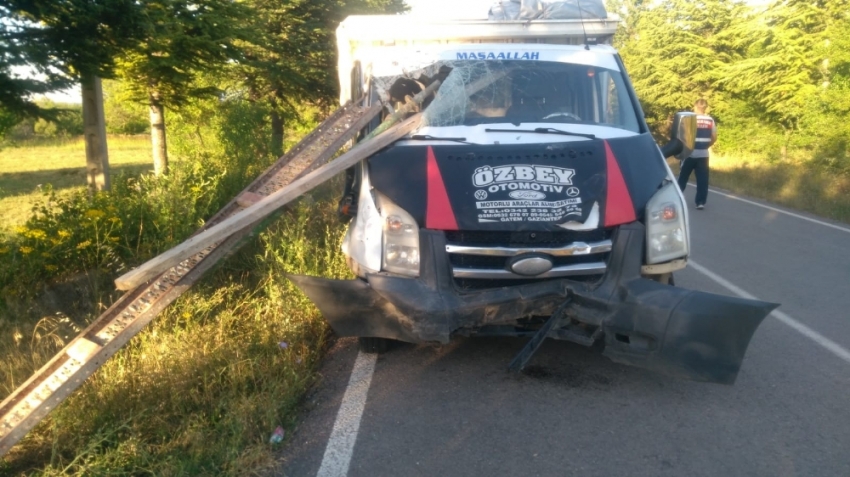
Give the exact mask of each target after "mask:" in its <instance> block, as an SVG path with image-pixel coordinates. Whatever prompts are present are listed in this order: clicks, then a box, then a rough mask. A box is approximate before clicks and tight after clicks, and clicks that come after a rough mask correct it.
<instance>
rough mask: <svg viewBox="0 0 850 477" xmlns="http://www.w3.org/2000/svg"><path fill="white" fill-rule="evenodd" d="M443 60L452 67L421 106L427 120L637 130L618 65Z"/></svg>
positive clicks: (432, 123)
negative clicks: (429, 100) (614, 67)
mask: <svg viewBox="0 0 850 477" xmlns="http://www.w3.org/2000/svg"><path fill="white" fill-rule="evenodd" d="M447 66H448V67H450V68H452V69H451V72H450V73H449V74H448V76H447V77H446V79H445V80H444V81H443V84H442V86H441V87H440V90H439V93H438V94H437V95H436V98H435V99H434V100H433V102H432V103H431V104H430V106H429V107H428V108H427V109H426V110H425V113H424V124H425V125H428V126H461V125H467V126H470V125H477V124H492V123H514V124H520V123H529V122H536V123H540V122H546V123H571V124H588V125H603V126H612V127H617V128H622V129H626V130H629V131H633V132H638V121H637V118H636V114H635V110H634V108H633V107H632V103H631V100H630V98H629V96H628V92H627V90H626V87H625V84H624V81H623V77H622V75H621V74H620V72H619V71H614V70H609V69H605V68H599V67H593V66H586V65H575V64H565V63H555V62H535V63H529V62H527V61H463V62H449V63H448V64H447ZM444 71H445V69H444Z"/></svg>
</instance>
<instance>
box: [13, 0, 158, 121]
mask: <svg viewBox="0 0 850 477" xmlns="http://www.w3.org/2000/svg"><path fill="white" fill-rule="evenodd" d="M0 17H2V18H3V21H0V104H2V105H3V107H4V109H6V111H8V112H10V113H12V114H16V115H26V116H44V115H45V114H46V115H48V116H49V115H50V112H46V111H45V110H43V109H41V108H39V107H38V105H36V104H35V103H34V102H33V100H32V99H31V96H32V95H33V94H41V93H47V92H51V91H57V90H62V89H65V88H68V87H69V86H71V85H73V84H74V83H76V82H77V81H80V80H85V79H87V78H91V77H94V76H101V77H110V76H112V74H113V67H114V61H113V60H114V58H115V57H116V56H118V55H119V54H120V53H121V52H122V51H124V50H125V49H126V48H127V47H129V46H131V45H133V44H135V41H136V39H137V38H138V37H139V36H140V35H141V33H142V32H143V31H144V28H143V25H144V23H145V21H146V20H145V15H144V6H143V4H142V3H141V2H137V1H135V0H0ZM25 68H32V69H33V70H34V71H35V73H37V74H38V75H39V77H35V78H24V77H21V76H20V75H18V74H16V72H15V70H16V69H25Z"/></svg>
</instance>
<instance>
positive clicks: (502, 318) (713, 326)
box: [289, 223, 778, 384]
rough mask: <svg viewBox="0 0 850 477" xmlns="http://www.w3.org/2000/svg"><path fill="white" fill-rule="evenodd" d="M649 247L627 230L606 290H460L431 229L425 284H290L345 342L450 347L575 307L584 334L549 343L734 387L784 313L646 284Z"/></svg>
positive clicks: (424, 236)
mask: <svg viewBox="0 0 850 477" xmlns="http://www.w3.org/2000/svg"><path fill="white" fill-rule="evenodd" d="M644 239H645V231H644V227H643V225H642V224H640V223H632V224H628V225H624V226H621V227H620V228H619V229H618V231H617V232H616V234H615V237H614V247H613V250H612V251H611V255H610V258H609V262H608V270H607V272H606V273H605V275H604V277H603V278H602V279H601V280H600V281H598V282H596V283H584V282H576V281H572V280H568V279H554V280H547V281H541V282H536V283H529V284H526V285H519V286H512V287H502V288H494V289H486V290H477V291H469V292H465V291H460V290H458V289H457V287H456V286H455V284H454V281H453V278H452V276H451V268H450V265H449V261H448V257H447V254H446V242H445V236H444V234H443V233H442V232H437V231H429V230H423V231H422V232H421V240H420V252H421V271H420V277H419V278H415V279H414V278H404V277H399V276H392V275H387V274H371V275H368V276H367V279H366V280H360V279H356V280H328V279H323V278H316V277H309V276H303V275H293V276H290V277H289V278H290V279H291V280H292V281H293V282H295V284H296V285H298V286H299V287H300V288H301V290H303V291H304V293H305V294H307V296H308V297H309V298H310V299H311V300H312V301H313V302H314V303H316V305H317V306H318V307H319V309H320V310H321V311H322V313H323V314H324V316H325V319H327V321H328V323H330V325H331V327H332V328H333V329H334V331H335V332H336V333H337V334H338V335H340V336H371V337H381V338H390V339H396V340H401V341H407V342H411V343H421V342H431V341H438V342H442V343H447V342H448V341H449V338H450V336H451V335H452V334H454V333H457V332H459V331H463V330H470V329H476V328H482V327H490V326H494V325H511V324H514V323H516V321H517V320H520V319H523V318H527V317H532V316H549V315H552V314H553V312H555V310H556V309H558V308H559V306H560V305H561V304H563V303H564V301H565V300H567V299H568V298H569V299H570V302H569V303H568V304H567V305H566V306H565V309H564V315H565V316H566V317H568V320H567V321H569V322H571V323H573V324H578V325H579V327H578V328H576V327H572V328H570V327H569V326H560V327H558V329H553V330H552V331H551V332H550V333H549V334H548V336H549V337H552V338H556V339H557V338H560V339H570V340H572V341H576V342H579V343H583V344H586V345H589V344H593V342H595V341H596V340H604V344H605V349H604V351H603V354H605V355H606V356H608V357H609V358H610V359H612V360H613V361H616V362H619V363H624V364H628V365H632V366H637V367H641V368H646V369H650V370H654V371H658V372H662V373H665V374H669V375H674V376H678V377H683V378H687V379H694V380H698V381H709V382H717V383H725V384H732V383H734V381H735V378H736V376H737V374H738V370H739V369H740V367H741V362H742V361H743V359H744V354H745V352H746V350H747V346H748V345H749V342H750V339H751V338H752V336H753V333H754V332H755V330H756V328H757V327H758V325H759V324H760V323H761V321H762V320H763V319H764V318H765V317H766V316H767V315H768V313H770V312H771V311H772V310H773V309H774V308H776V307H777V306H778V305H776V304H773V303H766V302H762V301H756V300H746V299H742V298H735V297H728V296H723V295H715V294H711V293H705V292H701V291H695V290H687V289H683V288H678V287H673V286H668V285H663V284H660V283H657V282H655V281H653V280H649V279H645V278H642V277H641V275H640V271H641V262H642V257H643V249H644ZM564 324H566V322H564ZM571 330H580V331H578V332H576V331H571ZM585 330H591V332H590V333H585V332H584V331H585Z"/></svg>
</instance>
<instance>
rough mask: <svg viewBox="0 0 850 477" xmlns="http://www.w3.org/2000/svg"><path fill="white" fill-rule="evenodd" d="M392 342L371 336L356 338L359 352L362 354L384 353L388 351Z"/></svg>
mask: <svg viewBox="0 0 850 477" xmlns="http://www.w3.org/2000/svg"><path fill="white" fill-rule="evenodd" d="M392 343H393V340H391V339H387V338H373V337H371V336H361V337H360V338H357V344H358V345H359V346H360V351H362V352H364V353H376V354H381V353H386V352H387V351H389V350H390V346H391V345H392Z"/></svg>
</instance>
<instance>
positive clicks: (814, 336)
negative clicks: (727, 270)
mask: <svg viewBox="0 0 850 477" xmlns="http://www.w3.org/2000/svg"><path fill="white" fill-rule="evenodd" d="M688 265H690V266H692V267H693V268H694V269H695V270H696V271H698V272H700V273H702V274H703V275H705V276H707V277H708V278H710V279H712V280H714V281H715V282H717V283H718V284H719V285H721V286H722V287H724V288H726V289H727V290H729V291H731V292H732V293H734V294H736V295H738V296H740V297H741V298H748V299H750V300H758V298H756V297H754V296H753V295H750V294H749V293H747V292H746V291H744V290H742V289H741V288H739V287H738V286H737V285H734V284H733V283H731V282H729V281H728V280H726V279H725V278H723V277H721V276H720V275H717V274H716V273H714V272H712V271H711V270H709V269H707V268H705V267H703V266H702V265H699V264H698V263H696V262H694V261H693V260H688ZM771 315H772V316H773V317H774V318H776V319H777V320H779V321H781V322H783V323H785V324H786V325H788V326H790V327H791V328H793V329H794V330H795V331H797V332H798V333H800V334H801V335H803V336H805V337H806V338H809V339H810V340H812V341H814V342H815V343H817V344H819V345H820V346H822V347H823V348H824V349H826V350H827V351H829V352H831V353H832V354H834V355H835V356H838V357H839V358H841V359H843V360H844V361H846V362H848V363H850V351H847V350H846V349H844V348H843V347H842V346H841V345H839V344H838V343H836V342H835V341H832V340H831V339H829V338H827V337H826V336H824V335H822V334H820V333H818V332H817V331H815V330H813V329H811V328H809V327H808V326H806V325H804V324H802V323H800V322H799V321H797V320H795V319H794V318H791V317H790V316H788V315H786V314H785V313H783V312H781V311H779V310H774V311H773V312H772V313H771Z"/></svg>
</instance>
